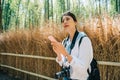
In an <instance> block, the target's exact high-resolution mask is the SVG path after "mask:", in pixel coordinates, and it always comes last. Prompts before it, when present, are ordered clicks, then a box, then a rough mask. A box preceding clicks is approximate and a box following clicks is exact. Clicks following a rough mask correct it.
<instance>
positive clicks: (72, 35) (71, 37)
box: [69, 29, 76, 41]
mask: <svg viewBox="0 0 120 80" xmlns="http://www.w3.org/2000/svg"><path fill="white" fill-rule="evenodd" d="M75 31H76V29H73V30H71V31H70V32H69V36H70V40H71V41H72V40H73V37H74V34H75Z"/></svg>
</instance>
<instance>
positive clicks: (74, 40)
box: [69, 30, 79, 54]
mask: <svg viewBox="0 0 120 80" xmlns="http://www.w3.org/2000/svg"><path fill="white" fill-rule="evenodd" d="M78 34H79V32H78V31H77V30H76V31H75V34H74V37H73V40H72V43H71V46H70V53H69V54H71V50H72V49H73V47H74V45H75V42H76V39H77V36H78Z"/></svg>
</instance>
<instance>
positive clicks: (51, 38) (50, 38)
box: [48, 36, 57, 42]
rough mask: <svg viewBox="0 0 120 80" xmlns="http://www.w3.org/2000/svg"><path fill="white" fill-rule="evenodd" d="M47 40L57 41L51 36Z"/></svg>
mask: <svg viewBox="0 0 120 80" xmlns="http://www.w3.org/2000/svg"><path fill="white" fill-rule="evenodd" d="M48 39H49V40H50V41H54V42H57V40H56V39H55V38H54V37H53V36H48Z"/></svg>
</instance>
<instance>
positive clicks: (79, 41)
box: [79, 35, 87, 46]
mask: <svg viewBox="0 0 120 80" xmlns="http://www.w3.org/2000/svg"><path fill="white" fill-rule="evenodd" d="M84 37H87V35H83V36H82V37H81V38H80V40H79V46H80V44H81V42H82V39H83V38H84Z"/></svg>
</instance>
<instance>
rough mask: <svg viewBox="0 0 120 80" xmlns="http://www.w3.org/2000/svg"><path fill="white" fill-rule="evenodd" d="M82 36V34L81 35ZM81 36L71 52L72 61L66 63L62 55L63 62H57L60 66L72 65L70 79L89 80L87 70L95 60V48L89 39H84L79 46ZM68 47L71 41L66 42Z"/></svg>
mask: <svg viewBox="0 0 120 80" xmlns="http://www.w3.org/2000/svg"><path fill="white" fill-rule="evenodd" d="M79 34H80V33H79ZM80 37H81V36H80V35H78V37H77V40H76V42H75V45H74V47H73V49H72V50H71V54H70V55H71V56H72V61H71V62H70V63H69V62H66V59H65V57H64V56H63V55H62V54H61V57H62V60H61V61H58V59H57V58H56V62H58V63H59V65H60V66H62V65H63V66H69V65H70V78H71V79H76V80H87V78H88V73H87V69H88V68H89V67H90V63H91V61H92V59H93V48H92V44H91V41H90V39H89V38H88V37H84V38H83V39H82V41H81V44H80V46H79V40H80ZM66 43H67V45H69V44H71V41H70V39H68V41H67V42H66Z"/></svg>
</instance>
